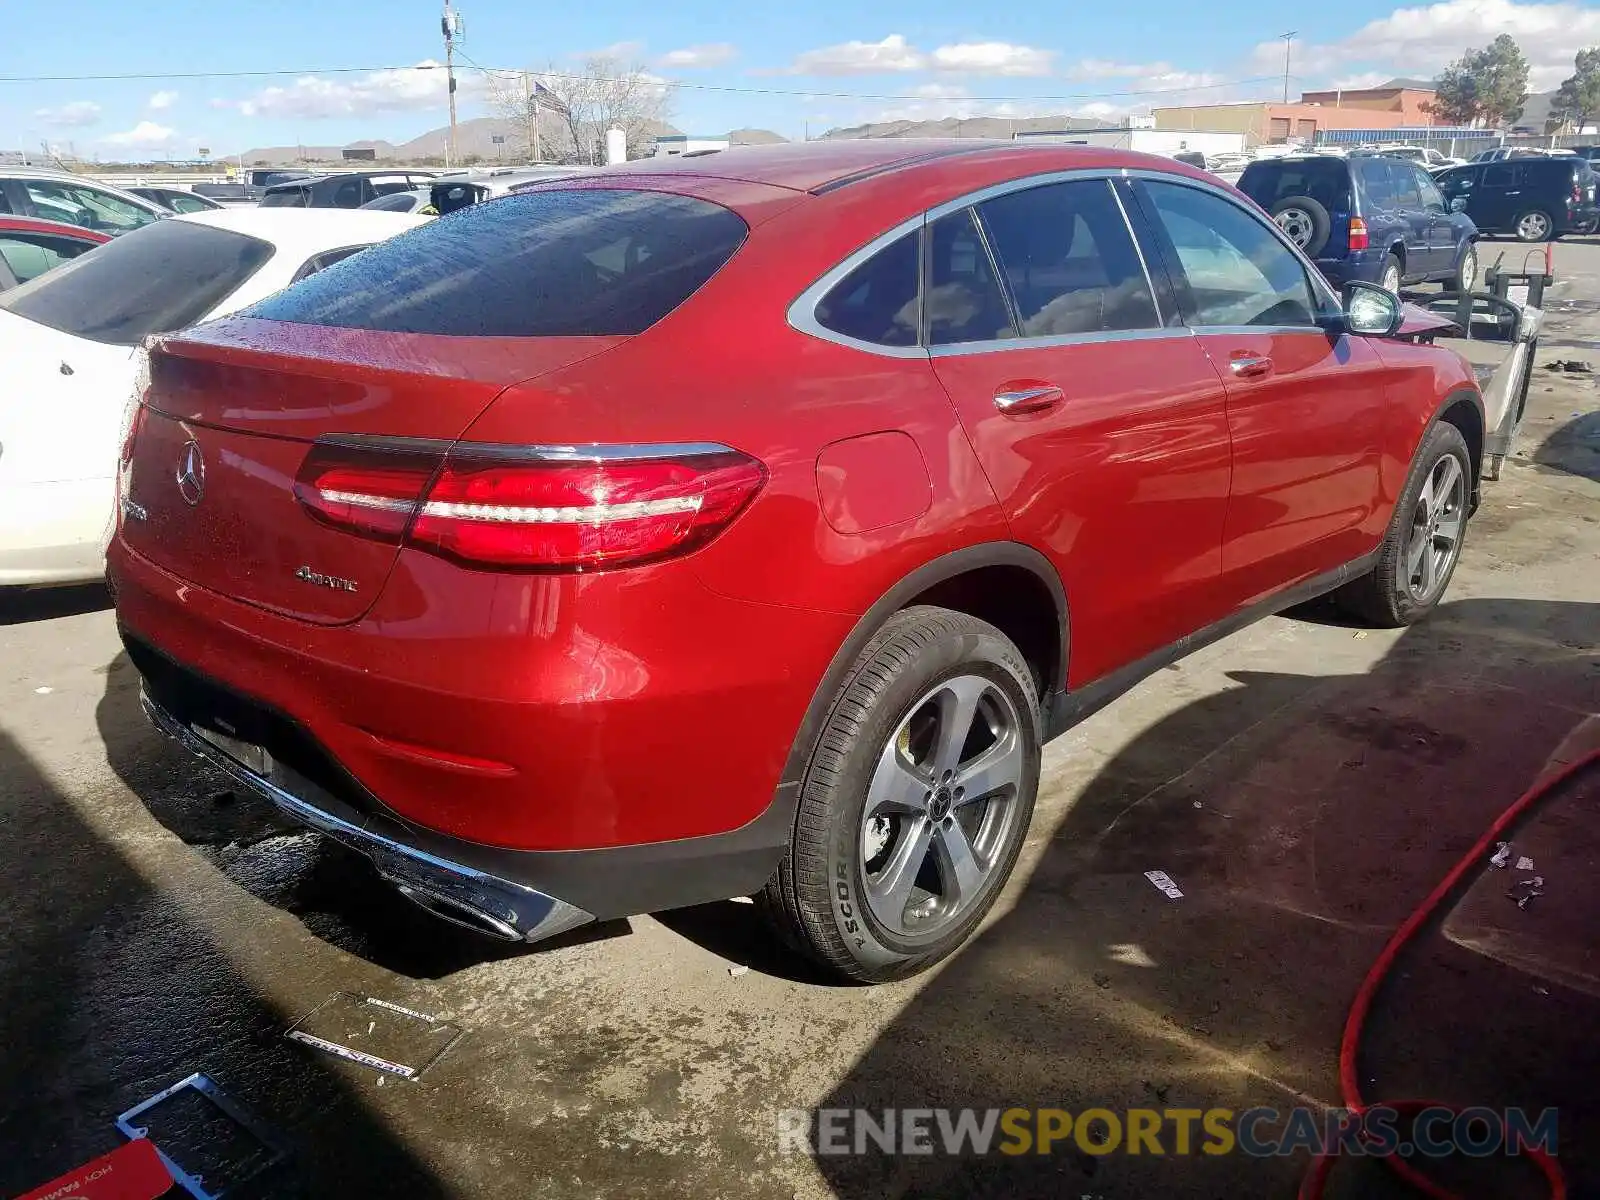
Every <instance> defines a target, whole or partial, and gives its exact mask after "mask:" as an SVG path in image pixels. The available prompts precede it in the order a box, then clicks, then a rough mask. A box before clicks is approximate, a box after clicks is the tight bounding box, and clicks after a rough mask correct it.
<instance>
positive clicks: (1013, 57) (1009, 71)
mask: <svg viewBox="0 0 1600 1200" xmlns="http://www.w3.org/2000/svg"><path fill="white" fill-rule="evenodd" d="M1054 57H1055V52H1054V51H1051V50H1038V49H1035V48H1034V47H1032V46H1015V45H1012V44H1011V43H1010V42H961V43H959V44H957V45H954V46H940V47H939V48H938V49H936V50H935V51H934V52H933V56H932V61H931V65H932V66H933V67H934V68H935V69H936V70H940V71H965V72H968V73H970V74H973V75H1048V74H1050V61H1051V59H1053V58H1054Z"/></svg>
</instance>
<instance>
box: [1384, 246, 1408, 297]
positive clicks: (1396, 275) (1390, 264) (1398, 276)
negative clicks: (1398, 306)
mask: <svg viewBox="0 0 1600 1200" xmlns="http://www.w3.org/2000/svg"><path fill="white" fill-rule="evenodd" d="M1404 278H1405V267H1404V265H1403V264H1402V263H1401V262H1400V256H1399V255H1397V254H1390V255H1389V257H1388V258H1386V259H1384V260H1383V272H1382V274H1380V275H1379V276H1378V286H1379V287H1381V288H1384V289H1385V290H1387V291H1391V292H1393V293H1394V294H1395V295H1397V296H1398V295H1399V294H1400V282H1401V280H1403V279H1404Z"/></svg>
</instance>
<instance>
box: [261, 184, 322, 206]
mask: <svg viewBox="0 0 1600 1200" xmlns="http://www.w3.org/2000/svg"><path fill="white" fill-rule="evenodd" d="M310 203H311V192H310V191H309V190H308V189H306V188H284V189H283V191H281V192H268V193H267V194H266V195H265V196H263V197H261V207H262V208H305V207H306V206H307V205H308V204H310Z"/></svg>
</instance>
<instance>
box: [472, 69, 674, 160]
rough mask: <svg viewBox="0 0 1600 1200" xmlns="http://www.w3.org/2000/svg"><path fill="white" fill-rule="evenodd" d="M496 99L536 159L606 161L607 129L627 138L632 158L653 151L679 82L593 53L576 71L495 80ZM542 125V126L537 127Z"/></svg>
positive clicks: (498, 108)
mask: <svg viewBox="0 0 1600 1200" xmlns="http://www.w3.org/2000/svg"><path fill="white" fill-rule="evenodd" d="M490 94H491V98H492V99H491V103H492V106H493V108H494V110H495V112H496V114H497V115H498V116H500V117H501V119H503V120H505V121H508V122H512V123H514V124H515V125H516V127H517V130H518V132H519V134H520V137H519V139H518V140H519V141H520V142H521V143H522V145H523V147H524V149H525V151H526V153H527V157H528V159H529V160H530V161H537V160H539V159H540V158H541V157H542V158H543V159H546V160H550V159H553V160H556V161H559V162H579V163H601V162H604V161H605V137H606V130H608V129H612V128H616V129H620V130H622V131H623V133H625V134H626V135H627V138H628V157H630V158H635V157H638V156H640V155H642V154H645V153H647V152H648V149H649V146H650V143H651V141H652V139H654V138H655V137H656V135H657V134H658V133H660V132H661V130H660V126H661V125H663V124H664V123H665V122H666V119H667V117H668V116H669V115H671V112H672V88H671V85H670V84H668V83H667V82H666V81H665V80H663V79H661V78H659V77H657V76H655V75H652V74H650V73H649V72H648V71H647V70H646V69H645V68H644V66H643V65H641V64H638V63H635V64H631V65H630V64H628V63H625V62H623V61H622V60H621V59H618V58H613V57H610V56H607V55H594V56H591V57H590V58H587V59H585V60H584V61H583V64H582V66H581V68H580V69H579V70H577V71H570V72H567V71H561V70H559V69H558V68H556V67H554V66H551V67H549V68H548V69H546V70H544V71H526V72H523V73H522V74H521V75H520V76H514V75H506V74H503V73H502V74H500V75H498V76H496V77H494V78H493V79H492V80H491V85H490ZM536 130H537V133H536V132H535V131H536Z"/></svg>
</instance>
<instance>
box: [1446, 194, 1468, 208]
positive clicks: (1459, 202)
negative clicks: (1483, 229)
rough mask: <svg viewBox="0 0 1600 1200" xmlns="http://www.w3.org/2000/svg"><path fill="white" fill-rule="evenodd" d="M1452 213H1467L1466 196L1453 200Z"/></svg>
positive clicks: (1451, 204)
mask: <svg viewBox="0 0 1600 1200" xmlns="http://www.w3.org/2000/svg"><path fill="white" fill-rule="evenodd" d="M1450 211H1451V212H1466V211H1467V198H1466V197H1465V196H1457V197H1456V198H1455V199H1453V200H1451V201H1450Z"/></svg>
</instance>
